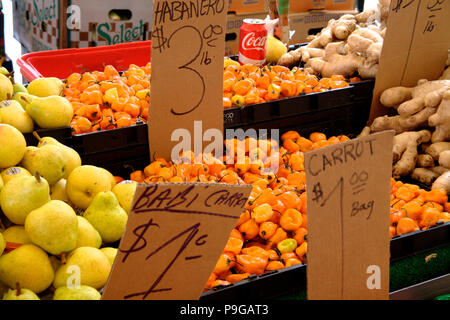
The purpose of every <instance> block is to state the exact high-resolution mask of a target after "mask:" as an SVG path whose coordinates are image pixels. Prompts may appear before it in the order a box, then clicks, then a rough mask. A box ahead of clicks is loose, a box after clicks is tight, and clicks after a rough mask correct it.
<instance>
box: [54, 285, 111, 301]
mask: <svg viewBox="0 0 450 320" xmlns="http://www.w3.org/2000/svg"><path fill="white" fill-rule="evenodd" d="M101 297H102V295H101V294H100V292H98V291H97V290H96V289H95V288H92V287H90V286H79V287H73V288H71V287H59V288H58V289H56V291H55V294H54V296H53V300H100V299H101Z"/></svg>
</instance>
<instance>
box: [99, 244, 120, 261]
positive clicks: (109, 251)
mask: <svg viewBox="0 0 450 320" xmlns="http://www.w3.org/2000/svg"><path fill="white" fill-rule="evenodd" d="M100 251H101V252H103V253H104V254H105V256H106V257H107V258H108V260H109V263H110V264H111V266H112V265H113V263H114V260H115V259H116V256H117V251H118V249H117V248H113V247H104V248H101V249H100Z"/></svg>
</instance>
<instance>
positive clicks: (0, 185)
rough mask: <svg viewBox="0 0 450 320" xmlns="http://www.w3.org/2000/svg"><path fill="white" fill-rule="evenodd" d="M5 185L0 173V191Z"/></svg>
mask: <svg viewBox="0 0 450 320" xmlns="http://www.w3.org/2000/svg"><path fill="white" fill-rule="evenodd" d="M4 185H5V183H4V182H3V178H2V176H1V175H0V191H2V188H3V186H4Z"/></svg>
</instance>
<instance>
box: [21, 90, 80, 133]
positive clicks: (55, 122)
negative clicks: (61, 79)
mask: <svg viewBox="0 0 450 320" xmlns="http://www.w3.org/2000/svg"><path fill="white" fill-rule="evenodd" d="M26 111H27V113H28V114H29V115H30V116H31V118H32V119H33V120H34V121H35V122H36V123H37V124H38V126H39V127H40V128H45V129H55V128H61V127H67V126H69V124H70V121H71V120H72V116H73V108H72V105H71V104H70V102H69V100H67V99H66V98H63V97H60V96H49V97H45V98H35V99H33V101H31V102H30V103H29V104H27V106H26Z"/></svg>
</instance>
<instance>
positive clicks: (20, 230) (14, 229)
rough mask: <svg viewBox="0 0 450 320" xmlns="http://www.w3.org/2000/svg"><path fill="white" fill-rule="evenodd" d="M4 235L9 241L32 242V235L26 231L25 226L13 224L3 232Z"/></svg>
mask: <svg viewBox="0 0 450 320" xmlns="http://www.w3.org/2000/svg"><path fill="white" fill-rule="evenodd" d="M3 237H4V238H5V240H6V241H7V242H12V243H19V244H28V243H31V240H30V237H29V236H28V234H27V232H26V231H25V227H24V226H11V227H9V228H7V229H6V230H5V231H4V232H3Z"/></svg>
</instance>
